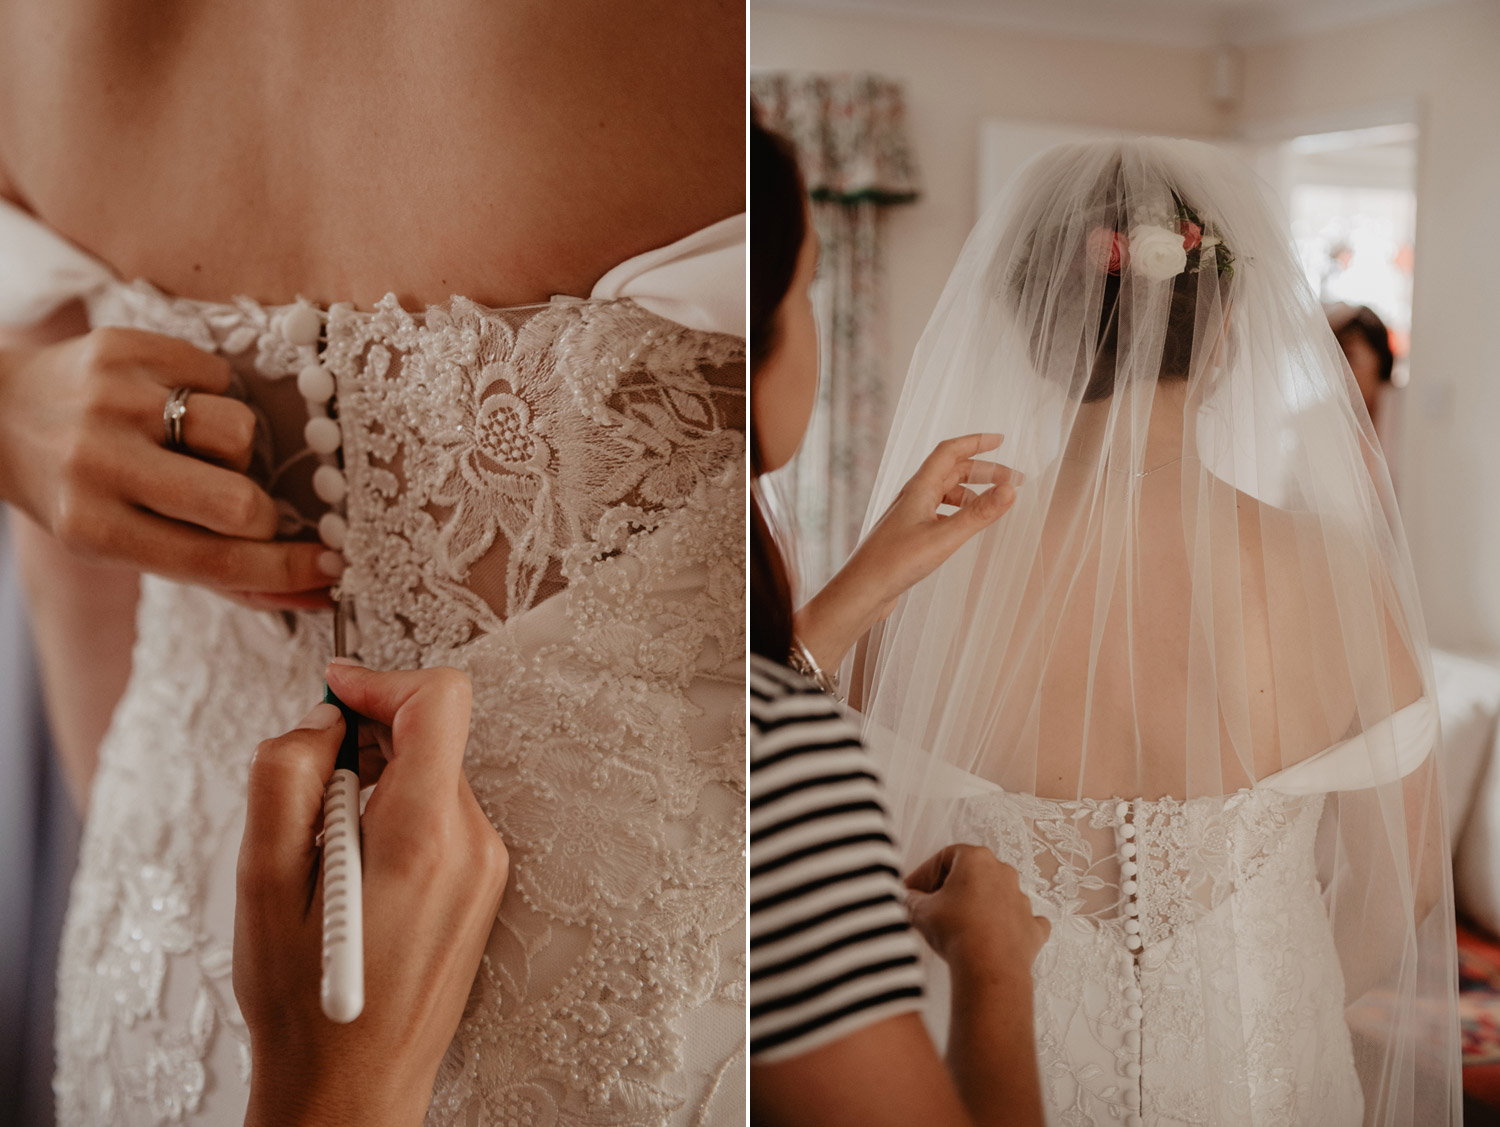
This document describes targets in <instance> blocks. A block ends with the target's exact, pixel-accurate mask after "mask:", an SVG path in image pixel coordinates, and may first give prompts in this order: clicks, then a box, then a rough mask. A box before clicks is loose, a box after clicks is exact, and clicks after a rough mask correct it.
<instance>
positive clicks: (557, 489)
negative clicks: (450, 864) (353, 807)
mask: <svg viewBox="0 0 1500 1127" xmlns="http://www.w3.org/2000/svg"><path fill="white" fill-rule="evenodd" d="M743 20H744V14H743V10H742V9H740V8H737V7H734V6H725V5H720V4H710V5H703V4H693V3H664V4H653V5H644V6H642V5H632V6H617V7H610V8H600V7H598V6H597V5H586V4H560V5H559V4H555V3H530V2H525V3H507V4H486V3H470V2H464V0H460V2H455V3H442V4H437V5H421V6H411V5H400V4H382V5H375V6H370V5H362V6H358V7H357V8H351V7H350V6H348V5H339V4H326V3H323V4H311V5H309V4H305V3H280V2H274V0H273V2H271V3H256V4H250V5H229V6H223V5H208V6H202V5H187V6H184V5H168V6H165V7H164V6H162V5H159V4H136V3H131V4H124V5H121V4H106V3H94V2H90V0H83V2H78V3H64V4H53V3H36V2H30V0H17V2H14V3H7V4H4V5H0V326H4V333H5V336H4V342H3V343H4V344H5V345H6V346H7V347H8V348H10V349H11V351H10V352H9V353H8V354H7V355H10V356H16V357H21V358H22V359H21V360H18V361H16V362H15V363H14V364H11V363H10V362H9V361H8V362H7V366H6V369H5V372H4V378H3V379H0V416H3V419H4V422H3V424H0V430H3V434H0V479H3V481H4V485H5V499H6V500H7V501H9V502H11V503H12V504H13V505H15V506H16V507H17V508H18V509H19V510H20V511H21V512H23V513H24V514H25V515H26V516H27V517H29V518H30V521H29V522H26V523H25V524H24V527H23V528H22V529H21V539H22V554H23V563H24V565H25V568H26V572H27V576H28V580H29V584H28V585H29V588H30V590H29V595H30V597H31V601H32V614H33V620H34V623H35V629H36V633H37V637H38V645H39V650H40V658H41V664H42V667H43V673H44V677H45V681H46V690H47V694H48V702H49V706H50V711H51V713H52V715H53V718H54V722H55V729H56V736H57V741H58V743H59V745H60V750H61V751H62V753H63V755H64V758H65V760H66V762H67V765H68V767H69V774H70V778H71V780H72V781H73V782H74V784H75V787H76V790H77V792H78V794H79V796H80V797H84V796H86V801H87V804H88V808H89V809H88V820H87V825H86V827H85V831H84V839H83V843H82V847H81V858H80V863H79V871H78V875H77V877H76V879H75V882H74V887H73V893H72V898H71V902H70V910H69V918H68V925H67V931H66V935H65V938H64V943H63V951H62V956H61V972H60V983H59V1001H58V1034H57V1049H58V1051H57V1064H58V1074H57V1081H56V1091H57V1096H58V1111H59V1122H62V1123H69V1124H85V1123H87V1124H104V1123H121V1124H156V1123H178V1122H189V1123H239V1122H241V1121H242V1119H243V1115H244V1111H245V1100H246V1083H247V1075H248V1070H249V1067H250V1063H251V1061H250V1053H249V1047H248V1039H247V1034H246V1030H245V1026H244V1022H243V1019H242V1017H241V1015H240V1013H239V1011H238V1007H237V1005H236V1002H235V997H234V993H233V990H232V989H231V978H230V975H231V967H230V950H231V938H232V915H233V903H234V865H235V852H236V849H237V847H238V844H239V840H240V827H241V824H242V820H243V816H244V805H245V786H246V771H247V765H248V761H249V759H250V756H251V754H252V752H253V751H254V749H255V745H256V743H257V741H259V740H260V739H262V738H264V737H266V736H269V735H272V734H274V733H275V732H277V731H278V730H284V729H285V728H287V727H290V726H291V724H292V723H293V722H294V721H295V719H296V717H297V716H299V715H301V713H302V712H304V711H306V709H307V707H308V705H309V704H310V703H311V702H312V701H313V700H314V699H316V696H317V693H318V692H319V687H320V682H321V673H322V669H323V668H324V666H325V665H326V662H327V660H328V658H329V656H330V648H331V644H332V627H331V616H330V614H329V612H328V611H329V605H330V604H329V596H328V588H329V585H330V584H331V583H332V582H333V581H334V580H335V579H337V580H338V584H339V588H340V596H341V598H342V599H343V600H344V603H345V605H346V607H347V609H348V613H349V616H350V619H351V628H350V632H349V637H350V639H351V648H352V649H353V652H354V654H355V656H357V657H358V658H359V659H361V660H362V661H363V662H364V663H365V664H367V665H369V666H371V667H373V668H407V667H414V666H431V665H442V664H446V665H451V666H454V667H456V668H459V669H461V670H463V671H464V672H466V673H468V674H469V676H470V678H471V679H472V681H473V685H474V709H473V728H472V731H471V735H470V742H469V746H468V752H467V756H466V760H465V766H466V770H467V773H468V776H469V782H470V785H471V787H472V789H473V792H474V794H475V796H476V797H477V798H478V800H479V802H480V804H481V806H482V807H483V809H484V811H485V813H486V814H487V815H488V816H489V817H490V819H491V820H492V822H494V824H495V825H496V827H497V828H498V829H499V830H500V831H501V834H502V835H503V837H504V838H505V840H506V842H507V844H508V845H509V847H510V850H511V863H512V880H511V884H510V887H509V890H508V892H507V895H506V897H505V900H504V902H503V904H502V906H501V909H500V913H499V918H498V919H497V920H496V923H495V927H494V929H493V932H492V933H491V936H490V941H489V947H488V950H487V954H486V958H485V961H484V964H483V967H482V969H481V971H480V974H479V977H478V980H477V981H476V982H475V984H474V990H473V994H472V996H471V998H470V1001H469V1006H468V1008H467V1010H466V1012H465V1015H464V1020H463V1023H462V1024H461V1026H460V1027H459V1030H458V1036H457V1037H456V1039H455V1040H454V1041H453V1044H452V1047H451V1048H450V1050H449V1052H448V1056H447V1058H446V1060H445V1061H444V1063H443V1066H442V1069H441V1071H440V1072H439V1074H438V1078H437V1084H436V1087H435V1091H434V1096H433V1102H432V1105H431V1108H430V1110H429V1112H428V1122H429V1123H455V1124H458V1123H463V1124H475V1123H513V1124H582V1123H588V1124H591V1125H606V1124H616V1125H619V1127H624V1125H627V1124H629V1125H631V1127H637V1125H639V1127H644V1125H648V1124H650V1125H665V1124H669V1123H670V1124H678V1123H682V1124H686V1123H690V1122H691V1123H719V1122H726V1123H727V1122H737V1121H738V1119H739V1116H740V1115H741V1113H742V1106H743V1086H742V1080H741V1079H740V1076H739V1073H740V1072H742V1067H740V1068H737V1067H736V1066H737V1065H740V1066H742V1064H743V1004H742V995H743V987H742V984H741V981H740V980H741V978H742V974H741V970H740V967H741V960H742V949H743V942H744V938H743V912H744V904H743V895H744V883H743V882H744V874H743V864H742V856H741V848H740V843H741V841H742V839H743V819H744V813H743V801H744V782H743V780H744V767H743V719H742V716H743V701H744V684H743V679H744V666H743V657H742V655H743V652H744V628H743V615H744V603H743V586H744V564H743V559H744V555H743V533H744V516H743V513H744V488H745V486H744V477H745V470H744V441H743V430H744V369H743V365H744V350H743V339H742V338H743V334H744V328H743V317H744V295H743V270H744V255H743V227H744V224H743V215H742V214H741V213H742V212H743V210H744V203H743V190H744V189H743V185H744V140H743V132H744V125H743V122H744V97H745V95H744V88H743V87H744V83H743V58H744V23H743ZM189 346H193V347H189ZM174 388H176V389H184V388H185V389H186V390H187V391H188V392H189V393H190V394H189V395H188V397H187V398H186V404H187V413H186V417H185V420H184V423H183V430H182V434H181V436H180V441H179V440H177V439H173V438H172V437H171V432H170V429H169V430H168V433H167V437H166V440H165V441H164V436H163V418H164V415H163V412H164V408H165V405H166V404H168V403H169V402H170V399H169V393H170V392H171V391H172V390H173V389H174ZM163 447H165V448H163Z"/></svg>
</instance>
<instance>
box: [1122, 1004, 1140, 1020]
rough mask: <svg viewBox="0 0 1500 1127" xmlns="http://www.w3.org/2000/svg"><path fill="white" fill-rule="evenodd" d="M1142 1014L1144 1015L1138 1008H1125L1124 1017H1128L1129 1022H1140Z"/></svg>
mask: <svg viewBox="0 0 1500 1127" xmlns="http://www.w3.org/2000/svg"><path fill="white" fill-rule="evenodd" d="M1143 1013H1145V1011H1144V1010H1142V1009H1141V1007H1140V1006H1126V1007H1125V1016H1126V1017H1128V1018H1129V1019H1130V1020H1131V1021H1140V1020H1141V1015H1142V1014H1143Z"/></svg>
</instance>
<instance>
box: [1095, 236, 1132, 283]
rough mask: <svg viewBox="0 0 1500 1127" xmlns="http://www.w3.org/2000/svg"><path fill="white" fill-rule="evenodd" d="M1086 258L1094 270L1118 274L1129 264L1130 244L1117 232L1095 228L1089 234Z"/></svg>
mask: <svg viewBox="0 0 1500 1127" xmlns="http://www.w3.org/2000/svg"><path fill="white" fill-rule="evenodd" d="M1088 256H1089V264H1090V265H1091V266H1093V267H1094V269H1096V270H1107V271H1109V273H1111V274H1118V273H1119V272H1120V271H1121V270H1124V269H1125V267H1126V265H1127V264H1128V263H1129V262H1130V242H1129V240H1128V239H1126V237H1125V236H1124V235H1123V234H1122V233H1121V232H1119V231H1115V230H1111V229H1110V228H1108V227H1095V228H1094V229H1093V230H1092V231H1090V232H1089V240H1088Z"/></svg>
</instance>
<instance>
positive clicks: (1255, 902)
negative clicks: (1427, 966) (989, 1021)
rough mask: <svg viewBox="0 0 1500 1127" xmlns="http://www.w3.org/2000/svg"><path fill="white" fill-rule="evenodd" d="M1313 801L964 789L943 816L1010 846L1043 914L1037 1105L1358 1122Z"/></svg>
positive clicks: (1083, 1126)
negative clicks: (1047, 930) (1046, 934)
mask: <svg viewBox="0 0 1500 1127" xmlns="http://www.w3.org/2000/svg"><path fill="white" fill-rule="evenodd" d="M1322 805H1323V800H1322V798H1321V797H1316V796H1315V797H1310V798H1308V797H1300V798H1290V797H1287V796H1283V795H1279V794H1276V793H1274V792H1270V791H1241V792H1239V793H1237V794H1234V795H1230V796H1228V797H1225V798H1202V799H1194V800H1191V801H1187V802H1181V801H1176V800H1173V799H1160V800H1153V801H1142V800H1133V801H1122V800H1119V799H1107V800H1080V801H1060V800H1051V799H1042V798H1037V797H1034V796H1031V795H1022V794H998V795H995V796H990V797H986V798H981V799H974V800H971V801H969V802H968V803H967V804H966V805H965V806H964V808H963V809H962V811H961V812H960V816H959V818H958V821H957V824H956V829H957V831H958V836H959V837H960V838H961V839H963V840H967V841H972V842H976V843H979V844H983V845H987V846H989V847H990V848H991V849H993V850H994V851H995V853H996V854H997V855H998V856H999V857H1000V859H1001V860H1003V861H1006V862H1008V863H1010V864H1012V865H1014V866H1015V867H1016V869H1017V870H1018V871H1019V872H1020V874H1021V884H1022V887H1023V888H1024V889H1025V890H1026V891H1027V893H1028V894H1029V895H1030V896H1031V899H1032V904H1033V906H1034V907H1035V908H1036V910H1037V911H1038V912H1040V913H1041V914H1044V915H1046V916H1047V917H1048V918H1049V919H1050V920H1051V921H1052V929H1053V930H1052V936H1051V938H1050V939H1049V941H1048V943H1047V945H1046V946H1045V947H1044V948H1043V950H1042V953H1041V955H1040V956H1039V958H1038V960H1037V963H1036V967H1035V975H1036V1032H1037V1044H1038V1053H1039V1061H1040V1065H1041V1071H1042V1076H1043V1082H1044V1083H1043V1087H1044V1094H1045V1097H1046V1100H1047V1103H1048V1114H1049V1120H1048V1121H1049V1122H1055V1123H1060V1124H1065V1125H1067V1127H1092V1125H1094V1124H1099V1123H1115V1122H1119V1123H1127V1122H1135V1121H1136V1118H1135V1117H1139V1119H1140V1120H1141V1121H1143V1122H1147V1123H1150V1122H1156V1121H1165V1122H1172V1123H1184V1124H1215V1125H1221V1124H1259V1123H1287V1124H1307V1125H1311V1124H1350V1125H1351V1127H1352V1125H1353V1124H1358V1123H1359V1122H1360V1118H1361V1108H1362V1099H1363V1097H1362V1095H1361V1094H1360V1088H1359V1083H1358V1080H1357V1078H1356V1076H1355V1073H1354V1065H1353V1051H1352V1047H1351V1042H1350V1034H1349V1030H1348V1027H1347V1026H1346V1025H1345V1023H1344V1016H1343V1002H1344V998H1343V995H1344V989H1343V978H1342V974H1341V970H1340V964H1339V961H1338V957H1337V954H1336V952H1335V950H1334V946H1333V937H1332V933H1331V929H1330V925H1329V921H1328V916H1327V913H1326V910H1325V909H1324V906H1323V901H1322V892H1321V886H1320V885H1319V882H1318V876H1317V871H1316V866H1315V863H1314V837H1315V835H1316V832H1317V826H1318V821H1319V817H1320V815H1321V812H1322ZM1127 825H1128V826H1130V827H1132V828H1131V829H1130V830H1129V833H1128V835H1127V833H1125V832H1124V829H1125V827H1126V826H1127ZM1126 845H1130V846H1133V848H1132V849H1128V850H1127V849H1126V848H1125V847H1126ZM1137 938H1138V939H1139V943H1138V944H1135V945H1132V943H1131V941H1132V939H1137ZM1205 1078H1207V1079H1205Z"/></svg>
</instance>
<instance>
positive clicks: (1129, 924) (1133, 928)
mask: <svg viewBox="0 0 1500 1127" xmlns="http://www.w3.org/2000/svg"><path fill="white" fill-rule="evenodd" d="M1125 930H1126V931H1128V932H1130V934H1131V935H1136V934H1138V933H1139V932H1140V930H1141V921H1140V920H1126V921H1125Z"/></svg>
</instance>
